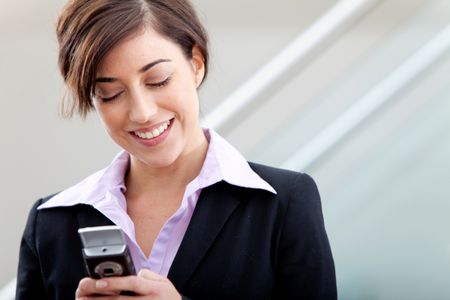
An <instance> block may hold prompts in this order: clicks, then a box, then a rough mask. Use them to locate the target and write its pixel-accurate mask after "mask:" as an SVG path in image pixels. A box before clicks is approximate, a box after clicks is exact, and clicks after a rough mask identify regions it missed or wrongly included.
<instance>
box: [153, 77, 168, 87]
mask: <svg viewBox="0 0 450 300" xmlns="http://www.w3.org/2000/svg"><path fill="white" fill-rule="evenodd" d="M169 81H170V77H167V78H166V79H164V80H163V81H160V82H155V83H147V86H149V87H152V88H161V87H163V86H165V85H166V84H168V83H169Z"/></svg>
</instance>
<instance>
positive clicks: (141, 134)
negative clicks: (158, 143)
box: [133, 120, 172, 140]
mask: <svg viewBox="0 0 450 300" xmlns="http://www.w3.org/2000/svg"><path fill="white" fill-rule="evenodd" d="M171 123H172V120H168V121H166V122H164V123H162V124H161V125H159V127H157V128H155V129H153V130H151V131H146V132H143V131H133V134H134V135H136V136H137V137H139V138H141V139H145V140H150V139H154V138H156V137H158V136H160V135H161V134H163V133H164V132H165V131H166V130H167V128H169V127H170V124H171Z"/></svg>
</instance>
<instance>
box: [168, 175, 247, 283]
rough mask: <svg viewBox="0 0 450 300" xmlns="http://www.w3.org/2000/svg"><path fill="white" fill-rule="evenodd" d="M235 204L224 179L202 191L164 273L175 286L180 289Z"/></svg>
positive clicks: (236, 202)
mask: <svg viewBox="0 0 450 300" xmlns="http://www.w3.org/2000/svg"><path fill="white" fill-rule="evenodd" d="M224 187H227V188H224ZM238 204H239V200H238V199H237V198H236V197H233V196H232V195H231V193H230V185H228V184H227V183H225V182H219V183H217V184H215V185H213V186H210V187H207V188H205V189H203V190H202V192H201V195H200V198H199V199H198V202H197V205H196V207H195V210H194V214H193V215H192V219H191V222H190V223H189V226H188V228H187V231H186V234H185V236H184V238H183V241H182V242H181V245H180V248H179V249H178V252H177V255H176V256H175V259H174V261H173V263H172V266H171V268H170V270H169V274H168V278H169V279H170V280H171V281H172V282H173V284H174V285H175V286H176V287H177V288H178V289H183V288H184V285H185V284H186V283H187V281H188V280H189V278H190V276H191V275H192V273H193V272H194V271H195V269H196V267H197V266H198V265H199V263H200V262H201V260H202V259H203V257H204V256H205V255H206V253H207V251H208V249H209V248H210V246H211V245H212V243H213V242H214V240H215V239H216V237H217V236H218V234H219V232H220V230H221V229H222V227H223V226H224V225H225V223H226V221H227V219H228V218H229V216H230V215H231V214H232V212H233V211H234V210H235V209H236V207H237V206H238Z"/></svg>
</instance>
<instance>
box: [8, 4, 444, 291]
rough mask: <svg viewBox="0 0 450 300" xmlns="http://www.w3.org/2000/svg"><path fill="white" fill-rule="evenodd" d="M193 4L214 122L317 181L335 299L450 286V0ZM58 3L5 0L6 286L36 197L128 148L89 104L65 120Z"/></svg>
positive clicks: (205, 110) (206, 112)
mask: <svg viewBox="0 0 450 300" xmlns="http://www.w3.org/2000/svg"><path fill="white" fill-rule="evenodd" d="M193 2H194V3H195V5H196V6H197V8H198V10H199V12H200V15H201V18H202V19H203V21H204V23H205V25H206V27H207V28H208V31H209V34H210V39H211V51H212V57H211V62H212V64H211V73H210V77H209V78H208V80H207V82H206V84H205V85H204V86H203V87H202V90H201V106H202V115H203V117H204V124H205V125H207V126H213V127H214V128H216V129H217V130H218V131H219V132H220V133H221V134H222V135H223V136H224V137H225V138H226V139H228V140H229V141H230V142H231V143H232V144H233V145H235V146H236V148H238V149H239V150H240V151H241V152H242V153H243V154H244V155H245V156H246V157H247V158H248V159H249V160H252V161H257V162H260V163H266V164H270V165H274V166H281V167H285V168H290V169H293V170H297V171H303V172H307V173H309V174H311V175H312V176H313V177H314V178H315V180H316V181H317V184H318V186H319V190H320V191H321V195H322V201H323V210H324V215H325V221H326V227H327V231H328V234H329V238H330V242H331V246H332V250H333V253H334V258H335V263H336V270H337V280H338V289H339V298H340V299H343V300H356V299H363V300H364V299H367V300H388V299H392V300H399V299H400V300H401V299H409V300H414V299H428V300H433V299H436V300H441V299H450V284H449V278H450V217H449V215H450V130H449V129H450V84H449V83H450V80H449V78H450V76H449V74H450V29H449V27H448V26H449V24H450V1H448V0H384V1H383V0H380V1H378V0H354V1H353V0H348V1H336V0H335V1H332V0H315V1H310V0H279V1H273V0H272V1H266V0H259V1H257V0H239V1H238V0H228V1H208V0H195V1H193ZM64 3H65V0H46V1H34V0H16V1H6V0H1V1H0V91H1V94H0V95H1V96H0V101H1V109H0V126H1V128H3V130H2V132H3V133H2V142H1V150H0V151H1V155H0V165H1V166H2V172H1V175H0V176H1V177H0V187H1V190H2V193H3V197H2V198H3V199H2V200H1V201H0V236H1V239H2V242H1V243H0V244H1V250H0V253H1V255H0V266H1V267H2V271H1V272H0V299H10V296H8V295H10V294H11V288H8V285H9V286H13V281H12V280H13V278H15V276H16V266H17V257H18V248H19V243H20V237H21V234H22V231H23V228H24V225H25V221H26V217H27V214H28V211H29V209H30V207H31V205H32V203H33V202H34V201H35V200H37V199H38V198H40V197H42V196H45V195H48V194H51V193H54V192H57V191H60V190H62V189H64V188H66V187H69V186H71V185H72V184H74V183H76V182H78V181H79V180H81V179H83V178H84V177H86V176H87V175H88V174H91V173H93V172H94V171H96V170H98V169H100V168H103V167H104V166H106V165H107V164H108V163H109V162H110V161H111V159H112V158H113V156H114V155H115V154H116V153H117V151H118V148H117V147H116V146H115V145H114V144H112V142H110V140H109V138H108V137H107V136H106V134H105V133H104V131H103V128H102V127H101V124H100V123H99V122H98V120H97V119H96V116H95V115H94V114H93V115H91V116H90V117H88V119H87V120H86V121H84V122H83V121H81V120H80V119H78V118H74V119H72V120H63V119H61V118H60V117H58V114H57V103H58V101H59V99H60V98H61V96H62V94H63V85H62V81H61V79H60V76H59V72H58V70H57V66H56V60H57V50H56V41H55V35H54V23H55V19H56V16H57V13H58V11H59V10H60V9H61V7H62V6H63V4H64ZM55 226H57V224H55ZM2 287H5V288H3V289H2Z"/></svg>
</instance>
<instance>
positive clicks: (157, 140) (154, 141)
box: [130, 120, 173, 147]
mask: <svg viewBox="0 0 450 300" xmlns="http://www.w3.org/2000/svg"><path fill="white" fill-rule="evenodd" d="M172 124H173V120H171V121H170V124H169V127H167V129H166V130H165V131H164V132H163V133H161V134H160V135H158V136H157V137H155V138H151V139H143V138H140V137H138V136H137V135H135V134H134V133H130V134H131V135H132V136H133V137H134V139H135V140H136V141H137V142H138V143H140V144H141V145H144V146H146V147H155V146H158V145H160V144H162V143H163V142H164V141H165V140H166V138H167V136H168V135H169V131H170V130H171V129H172Z"/></svg>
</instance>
